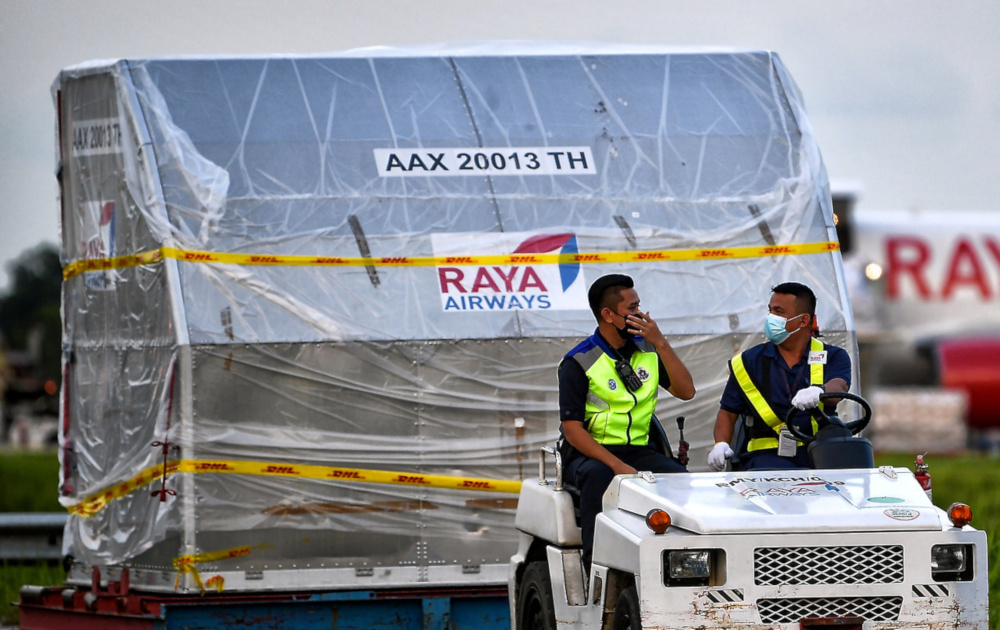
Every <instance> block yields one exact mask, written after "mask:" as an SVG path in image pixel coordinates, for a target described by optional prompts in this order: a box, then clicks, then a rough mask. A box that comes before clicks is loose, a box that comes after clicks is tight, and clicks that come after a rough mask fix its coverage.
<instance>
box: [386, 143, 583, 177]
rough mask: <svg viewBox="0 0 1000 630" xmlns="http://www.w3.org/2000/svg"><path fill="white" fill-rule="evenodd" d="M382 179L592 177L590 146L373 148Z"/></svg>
mask: <svg viewBox="0 0 1000 630" xmlns="http://www.w3.org/2000/svg"><path fill="white" fill-rule="evenodd" d="M374 152H375V165H376V167H377V168H378V174H379V176H381V177H468V176H480V177H481V176H483V175H491V176H496V175H522V176H523V175H593V174H596V173H597V169H596V168H594V156H593V155H592V154H591V152H590V147H496V148H489V147H485V148H473V149H465V148H410V149H374Z"/></svg>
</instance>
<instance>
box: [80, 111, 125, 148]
mask: <svg viewBox="0 0 1000 630" xmlns="http://www.w3.org/2000/svg"><path fill="white" fill-rule="evenodd" d="M121 152H122V134H121V126H120V124H119V123H118V119H117V118H97V119H94V120H75V121H73V155H74V156H76V157H84V156H88V155H106V154H109V153H121Z"/></svg>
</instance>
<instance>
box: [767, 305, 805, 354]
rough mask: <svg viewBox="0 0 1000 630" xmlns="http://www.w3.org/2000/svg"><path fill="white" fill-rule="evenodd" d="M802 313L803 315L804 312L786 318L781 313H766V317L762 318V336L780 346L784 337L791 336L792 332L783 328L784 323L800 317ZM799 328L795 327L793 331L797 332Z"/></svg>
mask: <svg viewBox="0 0 1000 630" xmlns="http://www.w3.org/2000/svg"><path fill="white" fill-rule="evenodd" d="M802 315H805V313H802V314H800V315H796V316H795V317H792V318H788V319H786V318H784V317H782V316H781V315H775V314H774V313H768V314H767V318H766V319H765V320H764V336H766V337H767V339H768V341H773V342H774V343H775V344H777V345H779V346H780V345H781V344H782V342H784V341H785V339H788V338H789V337H791V336H792V333H790V332H788V331H787V330H785V324H787V323H788V322H790V321H792V320H793V319H798V318H800V317H802ZM800 330H802V329H801V328H796V329H795V331H794V332H799V331H800Z"/></svg>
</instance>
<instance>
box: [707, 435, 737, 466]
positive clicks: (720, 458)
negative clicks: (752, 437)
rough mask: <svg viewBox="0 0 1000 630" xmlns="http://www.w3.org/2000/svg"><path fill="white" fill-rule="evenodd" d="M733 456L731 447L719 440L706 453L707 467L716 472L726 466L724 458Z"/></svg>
mask: <svg viewBox="0 0 1000 630" xmlns="http://www.w3.org/2000/svg"><path fill="white" fill-rule="evenodd" d="M732 456H733V449H731V448H729V444H726V443H725V442H719V443H718V444H716V445H715V448H713V449H712V452H711V453H709V454H708V467H709V468H711V469H712V470H714V471H716V472H718V471H720V470H722V469H724V468H725V467H726V460H727V459H729V458H730V457H732Z"/></svg>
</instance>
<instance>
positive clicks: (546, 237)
mask: <svg viewBox="0 0 1000 630" xmlns="http://www.w3.org/2000/svg"><path fill="white" fill-rule="evenodd" d="M554 252H557V253H559V254H560V255H563V254H570V255H571V254H576V253H578V249H577V243H576V235H575V234H572V233H567V234H538V235H533V236H530V237H528V238H526V239H524V240H523V241H521V243H520V244H518V245H517V246H516V247H515V248H514V250H513V251H512V252H510V254H511V255H512V256H514V255H521V256H523V257H524V262H521V261H517V262H515V263H513V264H510V265H478V266H476V265H466V266H454V267H438V269H437V272H438V286H439V288H440V291H441V299H442V306H443V307H444V310H445V311H496V310H549V309H567V308H574V309H578V308H581V304H578V303H577V302H579V300H578V299H577V297H578V296H570V295H567V292H568V291H569V290H570V287H573V286H574V283H576V282H577V280H578V279H579V278H580V277H581V272H580V263H579V262H577V261H573V262H568V263H558V264H554V265H553V264H548V263H546V264H541V263H538V262H535V261H532V260H531V254H549V253H554Z"/></svg>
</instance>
